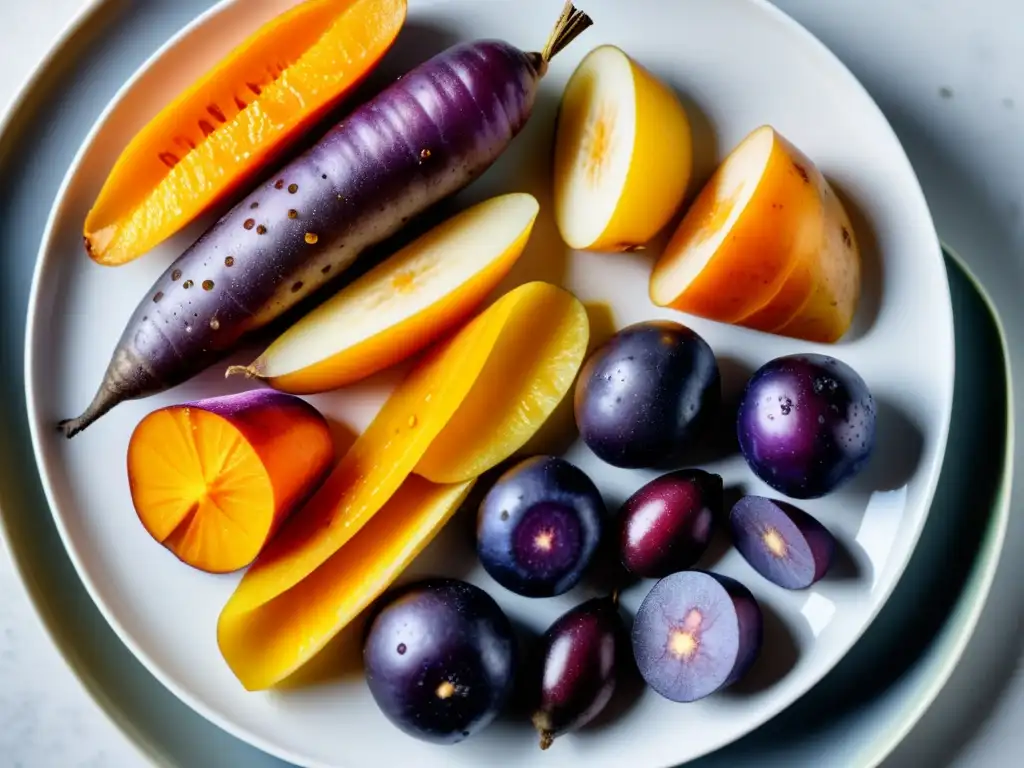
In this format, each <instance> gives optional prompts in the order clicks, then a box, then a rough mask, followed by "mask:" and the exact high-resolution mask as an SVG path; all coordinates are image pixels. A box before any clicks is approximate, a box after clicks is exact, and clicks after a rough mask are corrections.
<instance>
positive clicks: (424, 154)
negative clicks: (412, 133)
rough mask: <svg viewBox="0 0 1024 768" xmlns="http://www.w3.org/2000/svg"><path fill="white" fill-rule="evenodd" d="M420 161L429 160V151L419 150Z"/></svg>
mask: <svg viewBox="0 0 1024 768" xmlns="http://www.w3.org/2000/svg"><path fill="white" fill-rule="evenodd" d="M420 159H421V160H429V159H430V150H429V149H421V150H420Z"/></svg>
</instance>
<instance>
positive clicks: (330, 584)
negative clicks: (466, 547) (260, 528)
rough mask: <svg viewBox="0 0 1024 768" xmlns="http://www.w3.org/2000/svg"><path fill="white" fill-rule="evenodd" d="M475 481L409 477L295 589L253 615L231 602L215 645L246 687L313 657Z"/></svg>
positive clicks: (264, 684) (261, 684)
mask: <svg viewBox="0 0 1024 768" xmlns="http://www.w3.org/2000/svg"><path fill="white" fill-rule="evenodd" d="M473 483H474V481H473V480H469V481H467V482H465V483H458V484H454V485H435V484H434V483H431V482H429V481H427V480H424V479H422V478H419V477H417V476H415V475H411V476H409V477H408V478H406V480H405V482H403V483H402V485H401V486H400V487H399V488H398V490H397V491H396V492H395V494H394V495H393V496H392V497H391V498H390V499H388V501H387V503H385V504H384V506H383V507H382V508H381V510H380V511H379V512H377V514H375V515H374V516H373V519H371V520H370V521H369V522H368V523H367V524H366V525H365V526H364V527H363V529H362V530H360V531H359V533H357V534H356V535H355V536H353V537H352V539H351V540H350V541H349V542H348V543H347V544H346V545H345V546H344V547H342V548H341V549H339V550H338V551H337V552H335V553H334V554H333V555H331V557H330V558H328V560H327V561H326V562H325V563H324V564H323V565H321V566H320V567H319V568H317V569H316V570H315V571H313V573H311V574H310V575H309V576H308V577H307V578H305V579H303V580H302V581H301V582H300V583H299V584H298V585H296V586H295V587H294V588H293V589H291V590H289V591H288V592H285V593H284V594H282V595H279V596H277V597H275V598H274V599H272V600H271V601H270V602H268V603H266V604H264V605H263V606H262V607H261V608H260V609H258V610H255V611H251V612H248V613H245V612H238V611H236V610H234V609H233V608H232V607H231V605H230V604H229V607H228V608H227V609H225V610H224V612H223V613H222V614H221V617H220V620H219V622H218V624H217V642H218V644H219V646H220V649H221V653H222V654H223V655H224V658H226V659H228V661H229V663H230V664H231V668H232V670H233V671H234V673H235V675H236V676H237V677H238V678H239V680H240V681H241V682H242V684H243V685H244V686H245V687H246V689H248V690H260V689H264V688H269V687H270V686H272V685H274V684H275V683H278V682H280V681H281V680H283V679H284V678H286V677H288V676H289V675H290V674H292V673H293V672H294V671H295V670H297V669H299V668H300V667H301V666H302V665H303V664H305V663H306V662H307V661H309V660H310V659H311V658H313V657H314V656H315V655H316V654H317V653H318V652H319V651H320V650H321V649H322V648H323V647H324V646H325V645H326V644H327V643H328V642H329V641H330V639H331V638H332V637H334V636H335V635H337V634H338V632H340V631H341V630H342V629H344V628H345V627H346V626H347V625H348V624H349V623H350V622H351V621H352V620H353V619H355V618H356V617H357V616H358V615H359V614H360V613H361V612H362V611H363V610H364V609H365V608H366V607H367V606H368V605H369V604H370V603H371V602H373V600H374V599H376V598H377V597H378V596H379V595H380V594H381V593H382V592H383V591H384V590H385V589H387V588H388V587H389V586H390V585H391V584H392V583H393V582H394V580H395V579H396V578H398V576H399V575H400V574H401V573H402V571H403V570H405V568H406V567H408V565H409V564H410V563H411V562H412V561H413V559H414V558H415V557H416V556H417V555H418V554H419V553H420V552H422V551H423V548H424V547H426V545H427V544H428V543H429V542H430V541H431V540H432V539H433V538H434V536H435V535H436V534H437V533H438V532H439V531H440V530H441V529H442V528H443V527H444V525H445V523H447V522H448V520H449V519H451V517H452V515H453V514H455V512H456V511H457V510H458V508H459V506H460V505H461V504H462V502H463V500H464V499H465V498H466V496H467V495H468V494H469V491H470V489H471V488H472V487H473Z"/></svg>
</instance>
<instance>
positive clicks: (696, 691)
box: [633, 571, 763, 702]
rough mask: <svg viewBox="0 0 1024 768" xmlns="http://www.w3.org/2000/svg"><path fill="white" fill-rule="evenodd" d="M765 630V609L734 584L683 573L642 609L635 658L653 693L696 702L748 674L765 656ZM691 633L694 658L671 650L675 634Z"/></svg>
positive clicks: (665, 584)
mask: <svg viewBox="0 0 1024 768" xmlns="http://www.w3.org/2000/svg"><path fill="white" fill-rule="evenodd" d="M698 622H699V623H698ZM762 624H763V622H762V616H761V608H760V606H758V604H757V601H756V600H755V599H754V596H753V595H752V594H751V593H750V590H748V589H747V588H746V587H745V586H743V585H742V584H740V583H739V582H738V581H736V580H735V579H731V578H729V577H728V576H723V575H721V574H717V573H709V572H706V571H680V572H679V573H674V574H672V575H671V576H666V577H665V578H664V579H662V580H661V581H659V582H658V583H657V584H655V585H654V587H653V588H652V589H651V591H650V592H649V593H648V594H647V597H645V598H644V601H643V603H641V604H640V608H639V610H638V611H637V613H636V618H635V620H634V621H633V655H634V657H635V658H636V663H637V668H638V669H639V670H640V675H641V676H642V677H643V679H644V681H645V682H646V683H647V685H649V686H650V687H651V688H652V689H653V690H654V691H656V692H657V693H659V694H660V695H661V696H664V697H665V698H666V699H669V700H670V701H677V702H689V701H697V700H698V699H702V698H704V697H705V696H710V695H711V694H713V693H715V692H716V691H720V690H722V689H723V688H727V687H728V686H730V685H732V684H733V683H735V682H736V681H737V680H739V679H740V678H741V677H743V675H745V674H746V673H747V671H748V670H749V669H750V667H751V665H752V664H753V663H754V661H755V660H756V659H757V657H758V654H759V653H760V652H761V641H762V636H763V629H762ZM701 628H703V629H702V630H701ZM687 631H689V632H690V634H691V636H692V637H693V639H694V640H695V645H694V646H692V655H690V656H689V657H686V656H683V655H681V654H680V653H679V652H677V651H675V650H673V646H672V640H673V637H674V636H675V633H677V632H687Z"/></svg>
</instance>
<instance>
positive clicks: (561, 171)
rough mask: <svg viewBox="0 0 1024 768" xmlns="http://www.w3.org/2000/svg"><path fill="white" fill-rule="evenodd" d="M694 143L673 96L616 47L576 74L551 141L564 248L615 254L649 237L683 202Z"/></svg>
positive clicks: (602, 50)
mask: <svg viewBox="0 0 1024 768" xmlns="http://www.w3.org/2000/svg"><path fill="white" fill-rule="evenodd" d="M692 168H693V140H692V134H691V130H690V122H689V119H688V117H687V115H686V110H685V109H684V108H683V105H682V104H681V103H680V101H679V98H678V97H677V96H676V95H675V93H673V92H672V90H671V89H670V88H669V87H667V86H666V85H665V84H664V83H662V82H661V81H659V80H658V79H657V78H656V77H655V76H654V75H652V74H651V73H650V72H649V71H648V70H646V69H645V68H644V67H642V66H641V65H640V64H638V63H637V62H635V61H634V60H633V59H631V58H630V57H629V56H627V55H626V54H625V53H624V52H623V51H621V50H620V49H619V48H616V47H615V46H612V45H602V46H600V47H598V48H595V49H594V50H592V51H591V52H590V53H589V54H587V56H586V57H585V58H584V59H583V61H582V62H581V63H580V65H579V66H578V67H577V68H576V71H575V72H574V73H573V75H572V77H571V78H570V80H569V82H568V84H567V85H566V88H565V92H564V95H563V97H562V105H561V110H560V112H559V118H558V128H557V135H556V139H555V173H554V176H555V218H556V221H557V223H558V228H559V231H560V232H561V235H562V238H563V239H564V240H565V242H566V244H567V245H569V246H570V247H572V248H577V249H581V250H595V251H599V250H605V251H621V250H626V249H629V248H632V247H635V246H640V245H643V244H644V243H646V242H647V241H648V240H650V239H651V238H652V237H654V235H655V234H657V233H658V232H659V231H660V230H661V229H662V228H663V227H664V226H665V225H666V224H668V222H669V220H670V219H671V218H672V216H673V215H674V214H675V212H676V211H677V210H678V209H679V206H680V205H681V204H682V202H683V197H684V196H685V194H686V188H687V185H688V184H689V181H690V174H691V172H692Z"/></svg>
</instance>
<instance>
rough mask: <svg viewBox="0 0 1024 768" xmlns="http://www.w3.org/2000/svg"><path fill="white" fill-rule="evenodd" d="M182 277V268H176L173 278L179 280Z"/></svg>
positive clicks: (172, 273) (172, 274)
mask: <svg viewBox="0 0 1024 768" xmlns="http://www.w3.org/2000/svg"><path fill="white" fill-rule="evenodd" d="M180 279H181V270H180V269H176V270H174V271H173V272H171V280H174V281H178V280H180Z"/></svg>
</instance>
